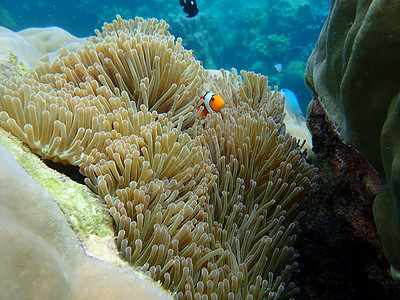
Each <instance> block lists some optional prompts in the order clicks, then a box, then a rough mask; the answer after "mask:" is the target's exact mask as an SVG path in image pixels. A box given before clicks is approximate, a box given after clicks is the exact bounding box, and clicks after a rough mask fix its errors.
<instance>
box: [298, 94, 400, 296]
mask: <svg viewBox="0 0 400 300" xmlns="http://www.w3.org/2000/svg"><path fill="white" fill-rule="evenodd" d="M307 123H308V125H309V128H310V130H311V131H312V133H313V150H314V154H315V155H314V156H313V159H312V161H313V163H314V164H315V165H316V166H317V167H318V169H319V171H318V174H319V175H320V176H319V180H318V184H317V185H316V189H315V192H314V193H315V196H314V197H313V198H312V202H311V205H310V208H309V210H308V218H307V228H305V231H304V234H303V235H302V237H301V239H299V240H298V242H297V243H296V247H297V249H298V251H299V253H301V257H300V258H299V261H298V262H299V264H300V265H303V267H302V269H301V273H300V274H295V281H296V283H298V285H299V286H300V287H301V293H299V295H297V296H296V299H299V300H302V299H304V300H306V299H311V298H313V299H393V300H395V299H399V298H400V287H399V286H398V285H397V286H396V283H395V282H394V281H393V280H390V277H389V274H388V271H387V270H388V267H389V263H388V262H387V260H386V258H385V256H384V255H383V248H382V244H381V242H380V239H379V236H378V232H377V229H376V226H375V223H374V219H373V215H372V203H373V201H374V198H375V196H376V195H377V194H378V192H379V189H380V187H381V184H380V182H379V178H378V175H377V174H376V172H375V170H374V169H373V168H372V167H371V165H370V164H369V163H368V162H367V161H366V160H365V158H363V157H362V156H361V155H360V153H359V152H358V151H357V150H356V149H355V148H354V147H352V146H350V145H348V144H346V143H344V142H343V139H342V137H341V135H340V133H339V132H338V131H337V128H336V127H335V124H334V122H333V121H332V120H330V119H329V116H328V114H327V112H326V110H325V109H324V107H323V104H322V103H321V100H320V99H318V98H317V97H315V98H314V101H313V102H312V104H310V110H309V117H308V119H307ZM315 274H319V275H318V276H315ZM338 286H340V288H338Z"/></svg>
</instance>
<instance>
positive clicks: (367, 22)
mask: <svg viewBox="0 0 400 300" xmlns="http://www.w3.org/2000/svg"><path fill="white" fill-rule="evenodd" d="M399 20H400V2H399V1H395V0H390V1H344V0H336V1H333V2H332V5H331V12H330V14H329V17H328V19H327V21H326V23H325V25H324V27H323V29H322V32H321V34H320V36H319V39H318V41H317V44H316V47H315V49H314V51H313V53H312V54H311V56H310V58H309V60H308V64H307V69H306V83H307V85H308V87H309V88H310V89H311V90H312V91H314V92H315V93H317V94H318V95H319V97H320V98H321V99H322V101H323V103H324V105H325V107H326V109H327V111H328V112H329V114H330V117H331V118H332V119H333V120H334V121H335V122H336V124H337V125H338V126H339V129H340V133H341V135H342V136H343V138H344V140H345V141H346V142H347V143H349V144H351V145H353V146H355V147H356V148H357V150H358V151H360V153H361V154H362V155H363V156H364V157H365V158H366V159H367V160H368V162H369V163H370V164H371V165H372V166H373V167H374V168H375V170H376V171H377V173H378V174H379V177H380V180H381V182H382V189H381V191H380V193H379V194H378V196H377V197H376V199H375V202H374V218H375V222H376V225H377V228H378V233H379V236H380V238H381V240H382V244H383V247H384V250H385V254H386V256H387V258H388V260H389V262H390V263H391V265H392V267H393V268H394V269H393V274H394V273H395V270H397V271H399V270H400V191H399V190H400V180H399V179H400V164H399V161H398V160H399V154H400V146H399V130H400V120H399V110H400V107H399V104H398V102H399V96H398V94H399V92H400V87H399V82H400V73H399V69H400V56H399V49H400V35H399V29H398V28H399V26H400V21H399ZM394 275H395V274H394ZM394 277H396V276H394Z"/></svg>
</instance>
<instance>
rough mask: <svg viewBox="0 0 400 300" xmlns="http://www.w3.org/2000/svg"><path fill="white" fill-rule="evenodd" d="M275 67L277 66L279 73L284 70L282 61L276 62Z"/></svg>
mask: <svg viewBox="0 0 400 300" xmlns="http://www.w3.org/2000/svg"><path fill="white" fill-rule="evenodd" d="M274 68H275V70H277V71H278V73H280V72H281V71H282V68H283V66H282V64H281V63H276V64H275V65H274Z"/></svg>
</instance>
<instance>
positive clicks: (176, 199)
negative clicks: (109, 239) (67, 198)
mask: <svg viewBox="0 0 400 300" xmlns="http://www.w3.org/2000/svg"><path fill="white" fill-rule="evenodd" d="M167 28H168V25H167V24H166V23H165V22H164V21H160V22H158V21H157V20H155V19H149V20H143V19H141V18H136V19H135V20H129V21H125V20H122V19H121V18H120V17H119V16H117V20H115V21H114V22H113V23H111V24H105V25H104V27H103V31H102V32H100V31H97V37H93V38H91V39H90V41H88V43H87V44H85V45H84V46H83V47H82V48H81V49H79V50H77V51H76V52H64V53H63V54H62V55H61V56H60V58H59V59H58V60H56V61H54V62H53V63H51V64H50V63H45V64H43V65H41V66H39V67H37V68H36V69H34V70H32V71H30V72H28V73H27V74H26V75H25V76H24V77H22V78H20V79H10V80H8V81H6V82H5V83H4V84H3V85H1V86H0V96H1V98H0V99H1V102H0V110H1V112H0V122H1V123H0V124H1V126H3V127H4V128H6V129H7V130H9V131H10V132H12V133H13V134H14V135H16V136H18V137H19V138H20V139H21V140H22V141H24V142H25V143H27V144H28V145H29V146H30V147H31V149H32V150H33V151H34V152H35V153H37V154H38V155H41V156H42V157H44V158H47V159H51V160H53V161H60V162H62V163H65V164H72V165H76V166H78V167H79V168H80V172H81V173H82V174H84V175H85V176H86V177H87V178H86V181H85V182H86V183H87V184H88V185H89V186H90V187H91V189H92V190H93V191H95V192H96V193H97V194H99V195H100V197H102V198H103V199H104V201H105V202H106V203H107V205H108V207H109V210H110V213H111V215H112V216H113V218H114V220H115V227H116V236H117V245H118V247H119V250H120V252H121V256H122V257H124V258H125V259H126V260H128V261H129V262H130V263H131V264H132V265H133V266H135V267H136V268H137V269H138V270H141V271H143V272H146V273H147V274H149V275H150V276H151V277H152V278H153V279H155V280H160V281H161V283H162V284H163V286H165V287H166V288H168V289H170V290H171V291H174V292H175V297H176V298H177V299H193V298H194V299H207V298H211V299H231V298H232V299H233V298H234V297H236V298H237V299H244V298H248V299H251V298H255V299H261V298H265V297H267V298H269V299H275V298H279V297H281V296H284V297H290V296H291V295H293V294H294V293H296V292H297V291H298V289H297V288H296V287H295V285H294V283H293V282H291V279H290V273H291V272H292V271H294V270H297V263H296V258H297V256H298V254H297V253H296V251H295V249H294V248H293V243H294V241H295V239H296V230H297V229H298V220H299V219H300V218H301V217H302V216H303V215H304V212H303V209H304V204H305V201H306V199H307V195H308V194H309V192H310V190H311V188H312V184H313V182H314V181H315V173H316V170H315V168H314V167H313V166H311V165H309V164H308V163H307V162H306V161H305V153H304V151H302V149H301V146H300V144H299V141H298V140H297V139H295V138H292V137H290V136H289V135H288V134H286V133H285V126H284V123H283V116H284V114H283V99H282V96H281V95H280V93H279V92H277V88H275V89H274V90H271V88H270V87H269V86H268V81H267V78H266V77H264V76H261V75H256V74H254V73H248V72H244V71H243V72H241V75H238V74H237V72H236V71H235V70H233V72H232V73H230V72H225V71H222V76H219V77H210V78H206V73H205V71H204V69H203V68H202V66H201V64H200V62H199V61H196V60H195V58H193V57H191V55H190V53H189V52H188V51H187V50H185V49H184V48H183V47H182V45H181V40H180V39H179V38H178V39H177V40H175V38H174V37H173V36H171V35H170V34H169V33H168V31H167ZM208 89H212V90H213V91H215V92H219V93H220V94H221V95H222V96H223V97H224V99H225V100H226V107H225V108H224V109H223V110H222V112H221V114H213V113H211V114H209V116H208V117H207V118H206V119H205V120H202V121H200V120H198V119H197V115H198V114H199V113H200V112H196V108H197V107H198V106H199V104H200V103H201V100H200V97H199V96H200V95H202V93H204V92H205V91H206V90H208Z"/></svg>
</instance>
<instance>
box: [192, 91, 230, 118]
mask: <svg viewBox="0 0 400 300" xmlns="http://www.w3.org/2000/svg"><path fill="white" fill-rule="evenodd" d="M200 99H203V100H204V102H203V104H201V105H200V106H199V107H198V108H197V111H199V109H200V107H202V106H203V107H204V108H203V111H202V112H201V114H200V115H199V118H200V119H204V118H205V117H206V116H207V114H208V113H209V112H210V111H215V112H218V111H220V110H221V108H222V106H224V104H225V102H224V99H222V97H221V95H219V94H216V93H213V92H207V93H205V94H204V96H202V97H201V98H200Z"/></svg>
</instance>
